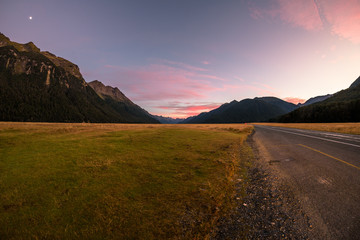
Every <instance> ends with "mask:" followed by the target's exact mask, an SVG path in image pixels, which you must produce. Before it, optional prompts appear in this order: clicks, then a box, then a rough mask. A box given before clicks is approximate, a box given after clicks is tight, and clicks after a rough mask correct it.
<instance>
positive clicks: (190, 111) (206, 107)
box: [156, 102, 221, 118]
mask: <svg viewBox="0 0 360 240" xmlns="http://www.w3.org/2000/svg"><path fill="white" fill-rule="evenodd" d="M220 105H221V104H219V103H199V104H184V103H179V102H172V103H169V104H167V105H161V106H157V107H156V108H159V109H163V110H167V112H168V113H167V114H169V112H170V115H171V116H172V117H174V116H175V117H185V118H186V117H190V116H195V115H198V114H200V113H202V112H208V111H211V110H213V109H215V108H218V107H219V106H220ZM165 115H166V114H165Z"/></svg>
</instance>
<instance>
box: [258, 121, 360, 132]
mask: <svg viewBox="0 0 360 240" xmlns="http://www.w3.org/2000/svg"><path fill="white" fill-rule="evenodd" d="M256 124H258V125H266V126H275V127H288V128H298V129H308V130H318V131H325V132H336V133H347V134H357V135H360V123H256Z"/></svg>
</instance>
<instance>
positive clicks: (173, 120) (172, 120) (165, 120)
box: [152, 115, 185, 124]
mask: <svg viewBox="0 0 360 240" xmlns="http://www.w3.org/2000/svg"><path fill="white" fill-rule="evenodd" d="M152 116H153V117H154V118H155V119H157V120H159V121H160V123H164V124H176V123H180V122H182V121H184V120H185V118H172V117H163V116H158V115H152Z"/></svg>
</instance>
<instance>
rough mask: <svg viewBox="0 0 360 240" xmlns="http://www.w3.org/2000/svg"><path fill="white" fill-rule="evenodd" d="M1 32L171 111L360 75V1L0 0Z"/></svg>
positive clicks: (323, 87)
mask: <svg viewBox="0 0 360 240" xmlns="http://www.w3.org/2000/svg"><path fill="white" fill-rule="evenodd" d="M0 32H2V33H3V34H5V35H6V36H8V37H9V38H10V39H11V40H12V41H15V42H19V43H27V42H30V41H32V42H34V43H35V45H36V46H37V47H39V48H40V49H41V50H42V51H49V52H51V53H53V54H55V55H57V56H60V57H63V58H65V59H68V60H70V61H71V62H73V63H75V64H77V65H78V66H79V67H80V72H81V73H82V75H83V77H84V79H85V80H86V81H87V82H91V81H93V80H99V81H101V82H103V83H104V84H105V85H110V86H113V87H118V88H119V89H120V90H121V91H122V92H123V93H124V94H125V95H126V96H127V97H129V98H130V99H131V100H132V101H133V102H135V103H136V104H138V105H140V106H141V107H142V108H144V109H146V110H147V111H149V112H150V113H152V114H156V115H163V116H170V117H189V116H193V115H197V114H199V113H201V112H204V111H209V110H212V109H214V108H216V107H218V106H220V105H221V104H223V103H226V102H231V101H233V100H237V101H240V100H242V99H245V98H254V97H263V96H275V97H278V98H281V99H284V100H287V101H290V102H293V103H299V102H304V101H305V100H307V99H309V98H311V97H314V96H319V95H325V94H328V93H335V92H337V91H339V90H341V89H345V88H347V87H349V86H350V84H351V83H352V82H353V81H355V80H356V78H357V77H358V76H359V75H360V67H359V65H360V0H346V1H344V0H267V1H264V0H117V1H113V0H98V1H95V0H86V1H85V0H71V1H68V0H62V1H59V0H0Z"/></svg>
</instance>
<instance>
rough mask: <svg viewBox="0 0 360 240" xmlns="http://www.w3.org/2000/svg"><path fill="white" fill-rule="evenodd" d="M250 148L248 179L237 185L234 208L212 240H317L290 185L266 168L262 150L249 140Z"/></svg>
mask: <svg viewBox="0 0 360 240" xmlns="http://www.w3.org/2000/svg"><path fill="white" fill-rule="evenodd" d="M248 144H249V145H250V146H251V147H252V149H253V159H252V164H251V166H250V167H248V174H247V178H246V179H244V181H245V186H246V187H245V194H244V183H241V184H239V186H238V194H237V196H235V197H236V199H239V201H238V205H237V207H236V208H235V209H234V211H233V212H232V214H231V216H230V217H229V218H226V219H221V220H220V222H219V228H218V232H217V234H216V236H215V237H214V238H213V239H317V237H315V236H316V234H314V232H313V229H312V224H311V222H310V219H309V217H308V216H307V215H306V214H305V211H304V210H303V209H302V207H301V204H300V201H299V200H297V199H296V198H295V195H294V193H293V191H292V189H291V187H290V186H288V185H287V184H284V182H283V181H282V179H283V178H282V177H281V176H279V173H278V172H276V169H273V168H270V167H269V160H268V158H267V156H266V151H264V150H265V149H262V146H261V145H259V144H258V143H257V142H256V141H255V140H254V135H252V136H251V137H249V139H248Z"/></svg>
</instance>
